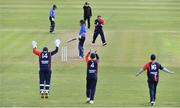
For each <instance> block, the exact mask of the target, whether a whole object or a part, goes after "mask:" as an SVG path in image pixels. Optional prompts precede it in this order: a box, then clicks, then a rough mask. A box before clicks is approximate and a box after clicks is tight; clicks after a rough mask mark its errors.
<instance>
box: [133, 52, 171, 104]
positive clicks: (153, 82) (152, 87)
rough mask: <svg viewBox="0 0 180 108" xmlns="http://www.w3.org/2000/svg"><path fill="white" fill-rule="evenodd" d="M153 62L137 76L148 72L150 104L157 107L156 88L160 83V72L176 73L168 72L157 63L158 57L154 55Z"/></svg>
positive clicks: (152, 56) (146, 65)
mask: <svg viewBox="0 0 180 108" xmlns="http://www.w3.org/2000/svg"><path fill="white" fill-rule="evenodd" d="M150 59H151V61H150V62H148V63H147V64H145V65H144V67H143V68H141V69H140V71H139V72H138V73H137V74H136V76H138V75H140V74H141V73H143V71H145V70H147V77H148V80H147V82H148V87H149V94H150V104H151V106H153V105H155V100H156V87H157V84H158V82H159V70H162V71H164V72H167V73H170V74H173V73H174V72H172V71H170V70H168V69H167V68H165V67H163V66H161V64H159V63H158V62H157V61H156V56H155V55H154V54H152V55H151V57H150Z"/></svg>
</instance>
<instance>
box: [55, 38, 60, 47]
mask: <svg viewBox="0 0 180 108" xmlns="http://www.w3.org/2000/svg"><path fill="white" fill-rule="evenodd" d="M54 43H55V45H56V47H59V46H60V44H61V41H60V40H59V39H56V40H55V42H54Z"/></svg>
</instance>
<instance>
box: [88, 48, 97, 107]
mask: <svg viewBox="0 0 180 108" xmlns="http://www.w3.org/2000/svg"><path fill="white" fill-rule="evenodd" d="M89 58H90V59H89ZM98 62H99V56H98V54H97V53H96V51H95V53H93V52H91V51H89V52H88V53H87V54H86V63H87V77H86V81H87V82H86V96H87V103H90V104H93V103H94V102H93V101H94V95H95V92H96V83H97V73H98Z"/></svg>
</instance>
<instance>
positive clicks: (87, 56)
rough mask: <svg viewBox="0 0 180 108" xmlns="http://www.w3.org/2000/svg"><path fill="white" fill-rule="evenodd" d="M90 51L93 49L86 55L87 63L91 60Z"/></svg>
mask: <svg viewBox="0 0 180 108" xmlns="http://www.w3.org/2000/svg"><path fill="white" fill-rule="evenodd" d="M90 52H91V51H89V52H88V53H87V54H86V57H85V60H86V63H88V61H89V55H90Z"/></svg>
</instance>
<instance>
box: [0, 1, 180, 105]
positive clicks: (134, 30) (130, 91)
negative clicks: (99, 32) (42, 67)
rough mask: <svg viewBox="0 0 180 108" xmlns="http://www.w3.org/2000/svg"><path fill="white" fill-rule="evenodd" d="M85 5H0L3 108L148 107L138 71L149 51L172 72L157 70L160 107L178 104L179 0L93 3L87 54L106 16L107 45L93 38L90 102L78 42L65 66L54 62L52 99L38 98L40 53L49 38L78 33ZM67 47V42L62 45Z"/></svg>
mask: <svg viewBox="0 0 180 108" xmlns="http://www.w3.org/2000/svg"><path fill="white" fill-rule="evenodd" d="M84 2H85V0H0V50H1V52H0V107H3V106H5V107H45V106H48V107H59V106H62V107H65V106H68V107H80V106H81V107H89V106H93V107H100V106H106V107H147V106H149V104H148V102H149V94H148V88H147V83H146V80H147V78H146V74H143V75H141V76H139V77H138V78H136V77H135V72H137V71H138V70H139V68H140V67H141V66H143V64H144V63H146V62H148V60H149V55H150V54H151V53H155V54H157V58H158V61H159V62H160V63H161V64H162V65H163V66H167V67H168V68H169V69H171V70H173V71H175V72H176V73H175V74H173V75H169V74H166V73H164V72H161V73H160V83H159V85H158V89H157V101H156V106H157V107H180V1H179V0H90V1H89V2H90V4H91V6H92V9H93V17H92V23H91V24H92V27H91V29H90V30H88V37H87V40H86V43H85V51H88V50H89V48H91V47H92V46H91V45H90V42H91V40H92V34H93V29H94V26H93V21H94V19H95V18H96V16H97V15H99V14H100V15H102V17H103V18H104V19H105V27H104V31H105V33H106V37H107V42H108V45H107V46H106V47H102V46H101V41H100V38H98V40H97V43H96V46H94V49H98V52H99V55H100V59H101V61H100V64H99V74H98V75H99V79H98V84H97V91H96V99H95V103H94V104H93V105H87V104H85V100H86V97H85V83H86V82H85V81H86V80H85V78H86V77H85V76H86V64H85V63H84V62H80V61H78V60H76V59H77V57H76V56H77V53H76V52H77V49H76V47H77V43H76V42H72V43H71V44H69V45H68V56H69V61H68V62H67V63H62V62H61V61H60V53H58V55H55V56H54V58H53V62H52V70H53V74H52V80H51V81H52V84H51V95H50V97H49V99H40V95H39V84H38V81H39V80H38V57H36V56H35V55H33V54H32V50H31V48H32V47H31V41H32V40H36V41H37V42H38V49H40V50H41V49H42V47H43V46H48V47H49V49H51V50H53V48H54V40H55V39H57V38H60V39H61V40H62V42H65V41H66V40H67V39H70V38H72V37H74V36H77V33H78V31H79V20H80V18H82V12H83V11H82V6H83V4H84ZM53 3H56V4H57V6H58V9H57V11H56V32H55V34H49V33H48V31H49V20H48V14H49V9H50V7H51V5H52V4H53ZM62 45H64V43H62Z"/></svg>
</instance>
